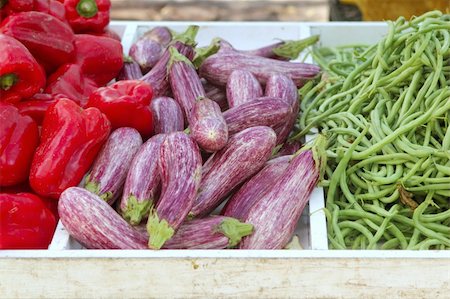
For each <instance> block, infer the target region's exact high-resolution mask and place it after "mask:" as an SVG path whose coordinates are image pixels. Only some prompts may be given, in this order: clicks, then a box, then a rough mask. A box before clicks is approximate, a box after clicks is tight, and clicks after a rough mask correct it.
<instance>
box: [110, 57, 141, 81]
mask: <svg viewBox="0 0 450 299" xmlns="http://www.w3.org/2000/svg"><path fill="white" fill-rule="evenodd" d="M141 77H142V71H141V68H140V67H139V64H138V63H137V62H136V61H134V60H133V58H131V57H125V58H124V60H123V66H122V69H121V70H120V72H119V74H118V75H117V77H116V80H117V81H120V80H138V79H139V78H141Z"/></svg>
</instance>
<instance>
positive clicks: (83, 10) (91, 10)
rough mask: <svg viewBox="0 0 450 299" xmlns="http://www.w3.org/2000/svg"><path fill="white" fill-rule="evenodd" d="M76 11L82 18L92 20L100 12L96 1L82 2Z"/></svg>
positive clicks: (81, 0)
mask: <svg viewBox="0 0 450 299" xmlns="http://www.w3.org/2000/svg"><path fill="white" fill-rule="evenodd" d="M76 10H77V12H78V14H79V15H80V16H82V17H85V18H92V17H93V16H95V15H96V14H97V12H98V7H97V2H95V0H80V1H79V2H78V4H77V7H76Z"/></svg>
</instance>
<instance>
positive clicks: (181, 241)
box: [163, 215, 253, 249]
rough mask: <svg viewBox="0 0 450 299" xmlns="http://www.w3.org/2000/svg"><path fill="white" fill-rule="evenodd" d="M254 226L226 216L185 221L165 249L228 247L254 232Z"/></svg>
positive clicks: (233, 245) (165, 245)
mask: <svg viewBox="0 0 450 299" xmlns="http://www.w3.org/2000/svg"><path fill="white" fill-rule="evenodd" d="M252 231H253V226H252V225H251V224H248V223H242V222H239V221H238V220H237V219H234V218H231V217H225V216H217V215H216V216H209V217H206V218H201V219H193V220H190V221H186V222H184V223H183V224H182V225H181V226H180V228H179V229H178V231H177V232H176V233H175V235H174V236H173V237H172V238H171V239H170V240H168V241H167V242H166V243H165V244H164V247H163V248H165V249H226V248H233V247H235V246H236V245H238V244H239V242H240V241H241V239H242V238H243V237H245V236H248V235H250V234H251V233H252Z"/></svg>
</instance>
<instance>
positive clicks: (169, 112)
mask: <svg viewBox="0 0 450 299" xmlns="http://www.w3.org/2000/svg"><path fill="white" fill-rule="evenodd" d="M150 109H151V111H152V113H153V128H154V132H155V134H160V133H171V132H177V131H183V130H184V117H183V111H182V110H181V107H180V105H178V103H177V102H176V101H175V100H174V99H172V98H170V97H157V98H156V99H153V100H152V102H151V103H150Z"/></svg>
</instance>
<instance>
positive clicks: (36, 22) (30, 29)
mask: <svg viewBox="0 0 450 299" xmlns="http://www.w3.org/2000/svg"><path fill="white" fill-rule="evenodd" d="M0 32H2V33H4V34H6V35H9V36H12V37H14V38H16V39H17V40H19V41H20V42H22V43H23V44H24V45H25V46H26V47H27V48H28V50H29V51H30V52H31V54H33V56H34V57H35V58H36V60H37V61H38V62H39V63H41V64H42V65H43V66H44V68H45V70H46V71H47V72H50V71H53V70H55V69H56V68H58V67H59V66H60V65H62V64H64V63H67V62H69V61H70V60H71V59H72V58H73V56H74V55H75V47H74V43H73V42H74V38H75V35H74V33H73V31H72V29H71V28H70V27H69V25H67V24H66V23H63V22H62V21H61V20H58V19H57V18H56V17H54V16H51V15H48V14H45V13H42V12H37V11H27V12H20V13H17V14H13V15H10V16H9V17H7V18H6V19H5V20H4V21H3V22H2V24H1V25H0Z"/></svg>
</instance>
